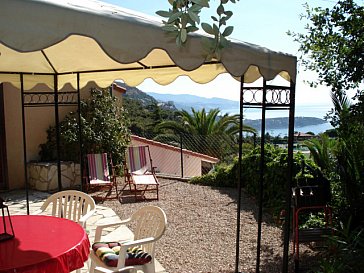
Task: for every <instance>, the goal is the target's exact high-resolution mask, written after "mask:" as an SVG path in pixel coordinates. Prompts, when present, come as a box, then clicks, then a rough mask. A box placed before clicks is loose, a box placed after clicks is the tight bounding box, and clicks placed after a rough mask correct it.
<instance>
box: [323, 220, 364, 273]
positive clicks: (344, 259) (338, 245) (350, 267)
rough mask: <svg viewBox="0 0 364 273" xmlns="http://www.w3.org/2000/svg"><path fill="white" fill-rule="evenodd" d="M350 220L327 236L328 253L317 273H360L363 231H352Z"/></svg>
mask: <svg viewBox="0 0 364 273" xmlns="http://www.w3.org/2000/svg"><path fill="white" fill-rule="evenodd" d="M350 223H351V220H350V219H349V221H348V223H347V224H346V225H343V224H341V226H340V228H338V229H336V230H335V231H334V235H332V236H329V237H328V239H329V253H328V255H326V257H325V258H324V259H323V260H322V261H321V264H320V271H318V272H317V273H331V272H335V273H360V272H363V267H364V260H363V257H364V229H363V228H356V229H352V227H351V225H350Z"/></svg>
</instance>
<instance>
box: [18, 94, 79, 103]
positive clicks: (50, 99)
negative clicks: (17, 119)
mask: <svg viewBox="0 0 364 273" xmlns="http://www.w3.org/2000/svg"><path fill="white" fill-rule="evenodd" d="M55 104H56V99H55V93H54V92H25V93H24V106H38V105H43V106H44V105H55ZM58 104H59V105H77V104H78V93H77V92H74V91H72V92H58Z"/></svg>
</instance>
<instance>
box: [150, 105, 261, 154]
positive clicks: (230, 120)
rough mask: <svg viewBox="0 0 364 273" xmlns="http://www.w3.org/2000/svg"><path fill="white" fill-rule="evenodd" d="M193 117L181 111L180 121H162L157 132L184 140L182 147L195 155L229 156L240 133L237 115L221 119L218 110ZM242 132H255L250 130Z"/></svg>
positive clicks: (196, 113) (194, 112)
mask: <svg viewBox="0 0 364 273" xmlns="http://www.w3.org/2000/svg"><path fill="white" fill-rule="evenodd" d="M191 110H192V113H189V112H187V111H186V110H182V111H180V112H179V115H178V116H179V121H164V122H162V123H160V124H159V125H158V126H157V127H156V129H157V130H159V131H162V132H164V134H165V133H167V132H172V133H173V134H174V135H179V136H183V139H184V144H185V147H187V148H189V149H192V150H195V151H197V152H201V153H205V154H209V155H212V156H217V157H219V158H222V157H223V156H224V155H226V154H228V153H232V151H231V150H232V149H231V148H232V147H233V146H235V144H236V137H237V133H238V132H239V115H232V116H230V115H228V114H224V115H220V110H219V109H218V108H216V109H211V110H210V111H209V112H206V110H205V109H204V108H203V109H202V110H200V111H196V110H195V109H194V108H191ZM243 131H246V132H256V130H255V129H254V128H252V127H249V126H244V128H243Z"/></svg>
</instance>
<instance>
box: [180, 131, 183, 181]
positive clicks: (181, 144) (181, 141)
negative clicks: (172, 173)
mask: <svg viewBox="0 0 364 273" xmlns="http://www.w3.org/2000/svg"><path fill="white" fill-rule="evenodd" d="M179 136H180V146H181V178H183V137H182V134H180V135H179Z"/></svg>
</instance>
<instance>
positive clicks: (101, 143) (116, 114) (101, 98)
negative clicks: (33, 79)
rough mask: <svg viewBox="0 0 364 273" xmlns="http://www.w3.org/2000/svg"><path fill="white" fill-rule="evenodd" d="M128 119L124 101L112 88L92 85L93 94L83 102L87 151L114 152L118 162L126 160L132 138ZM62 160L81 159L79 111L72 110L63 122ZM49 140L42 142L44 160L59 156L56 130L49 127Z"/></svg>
mask: <svg viewBox="0 0 364 273" xmlns="http://www.w3.org/2000/svg"><path fill="white" fill-rule="evenodd" d="M128 125H129V123H128V119H127V117H126V115H125V111H124V109H123V108H122V106H121V104H120V101H119V100H118V99H117V98H115V97H113V96H111V95H110V92H109V91H108V90H98V89H91V91H90V97H89V98H88V99H87V100H85V101H82V102H81V129H82V130H81V132H82V141H83V152H84V153H100V152H107V153H111V154H112V157H113V161H114V163H116V164H120V163H121V162H122V157H123V154H124V150H125V147H126V146H127V145H128V143H129V140H130V132H129V129H128ZM59 128H60V144H61V150H60V152H61V157H60V159H61V160H71V161H75V162H79V159H80V158H79V157H80V150H79V148H80V147H79V127H78V115H77V113H75V112H70V113H69V114H68V115H67V116H66V117H65V119H64V120H63V121H62V122H60V127H59ZM47 133H48V137H47V142H46V143H44V144H41V145H40V148H41V151H40V155H41V160H43V161H50V160H56V159H57V155H56V130H55V127H50V128H49V129H48V131H47Z"/></svg>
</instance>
